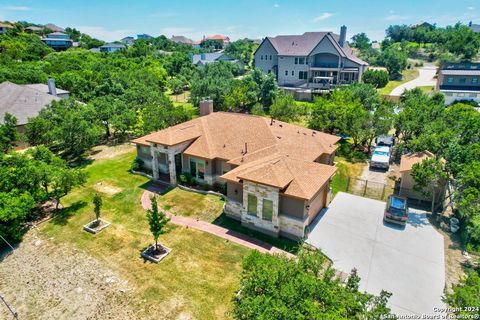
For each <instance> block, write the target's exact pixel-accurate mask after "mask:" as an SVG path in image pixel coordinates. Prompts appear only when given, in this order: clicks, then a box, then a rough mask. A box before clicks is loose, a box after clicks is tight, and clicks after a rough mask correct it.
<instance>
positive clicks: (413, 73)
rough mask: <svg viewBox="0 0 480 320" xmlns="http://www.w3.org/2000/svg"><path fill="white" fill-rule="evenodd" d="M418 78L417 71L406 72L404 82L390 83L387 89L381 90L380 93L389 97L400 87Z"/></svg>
mask: <svg viewBox="0 0 480 320" xmlns="http://www.w3.org/2000/svg"><path fill="white" fill-rule="evenodd" d="M416 77H418V70H417V69H409V70H404V71H403V72H402V80H392V81H389V82H388V84H387V85H386V86H385V87H383V88H381V89H379V91H378V93H380V94H381V95H389V94H390V92H392V90H393V89H395V88H396V87H398V86H399V85H402V84H404V83H405V82H408V81H411V80H413V79H415V78H416Z"/></svg>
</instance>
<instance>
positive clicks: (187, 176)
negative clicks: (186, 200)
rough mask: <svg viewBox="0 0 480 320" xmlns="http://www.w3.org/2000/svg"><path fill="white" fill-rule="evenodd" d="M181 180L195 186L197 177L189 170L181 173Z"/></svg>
mask: <svg viewBox="0 0 480 320" xmlns="http://www.w3.org/2000/svg"><path fill="white" fill-rule="evenodd" d="M179 180H180V182H181V183H182V184H184V185H186V186H194V185H195V184H196V183H197V181H196V180H195V178H194V177H193V176H192V175H191V174H190V173H188V172H183V173H181V174H180V176H179Z"/></svg>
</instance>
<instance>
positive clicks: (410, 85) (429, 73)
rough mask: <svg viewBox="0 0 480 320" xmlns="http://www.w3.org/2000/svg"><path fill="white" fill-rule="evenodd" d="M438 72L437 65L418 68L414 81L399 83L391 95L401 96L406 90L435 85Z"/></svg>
mask: <svg viewBox="0 0 480 320" xmlns="http://www.w3.org/2000/svg"><path fill="white" fill-rule="evenodd" d="M436 73H437V67H435V66H434V65H426V66H424V67H422V68H420V69H418V77H417V78H415V79H413V80H412V81H409V82H405V83H404V84H402V85H399V86H398V87H396V88H395V89H393V90H392V92H390V95H391V96H401V95H402V94H403V92H404V91H405V90H411V89H414V88H416V87H426V86H433V87H435V85H436V84H437V80H436V79H434V77H435V74H436Z"/></svg>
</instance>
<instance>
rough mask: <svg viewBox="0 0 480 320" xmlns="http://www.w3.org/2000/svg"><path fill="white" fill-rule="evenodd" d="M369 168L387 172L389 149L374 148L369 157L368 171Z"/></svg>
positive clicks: (384, 147)
mask: <svg viewBox="0 0 480 320" xmlns="http://www.w3.org/2000/svg"><path fill="white" fill-rule="evenodd" d="M371 168H380V169H387V170H388V169H389V168H390V147H387V146H382V147H376V148H375V150H374V151H373V153H372V156H371V157H370V169H371Z"/></svg>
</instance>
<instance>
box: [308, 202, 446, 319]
mask: <svg viewBox="0 0 480 320" xmlns="http://www.w3.org/2000/svg"><path fill="white" fill-rule="evenodd" d="M384 209H385V202H381V201H377V200H372V199H367V198H362V197H359V196H354V195H351V194H347V193H343V192H339V193H338V194H337V195H336V196H335V198H334V199H333V201H332V202H331V203H330V205H329V208H328V209H327V210H326V212H324V213H323V214H322V215H319V216H318V218H317V219H316V220H315V221H314V222H313V223H312V229H311V232H310V234H309V236H308V239H307V243H309V244H311V245H314V246H315V247H317V248H319V249H321V250H322V252H324V253H325V254H326V255H327V256H328V257H330V259H332V261H333V266H334V268H335V269H337V270H340V271H343V272H350V270H351V269H352V268H357V271H358V275H359V276H360V277H361V281H360V290H361V291H363V290H365V291H367V292H370V293H373V294H379V293H380V290H382V289H384V290H386V291H389V292H391V293H393V295H392V297H391V298H390V299H389V303H388V304H389V306H390V307H391V309H392V311H393V312H394V313H396V314H399V315H407V314H418V315H420V314H433V313H434V308H435V307H437V308H442V307H444V306H445V304H444V303H443V302H442V296H443V288H444V285H445V258H444V239H443V236H442V235H441V234H440V233H439V232H437V231H436V230H435V228H433V226H432V225H431V224H430V223H429V221H428V219H427V217H426V215H425V212H421V211H418V210H413V209H410V210H409V221H408V223H407V225H406V226H405V227H398V226H395V225H390V224H385V223H384V222H383V210H384ZM412 319H413V318H412ZM432 319H433V318H432Z"/></svg>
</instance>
